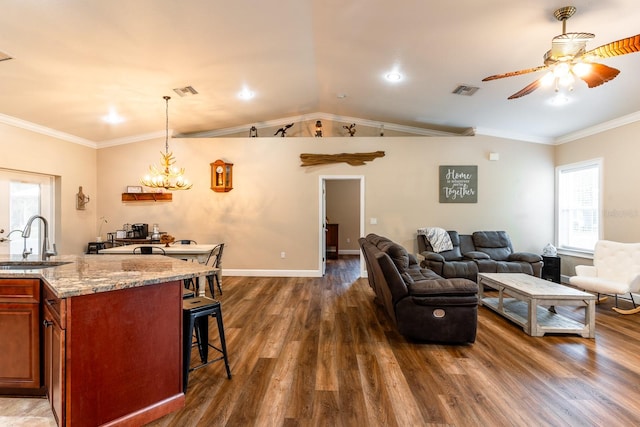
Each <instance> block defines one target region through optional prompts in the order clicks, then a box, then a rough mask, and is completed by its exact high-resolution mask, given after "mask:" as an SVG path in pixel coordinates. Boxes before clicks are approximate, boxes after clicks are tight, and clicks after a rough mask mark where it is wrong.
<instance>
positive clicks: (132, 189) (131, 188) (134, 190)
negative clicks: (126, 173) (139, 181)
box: [127, 185, 142, 193]
mask: <svg viewBox="0 0 640 427" xmlns="http://www.w3.org/2000/svg"><path fill="white" fill-rule="evenodd" d="M127 193H142V187H141V186H139V185H127Z"/></svg>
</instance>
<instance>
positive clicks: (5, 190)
mask: <svg viewBox="0 0 640 427" xmlns="http://www.w3.org/2000/svg"><path fill="white" fill-rule="evenodd" d="M53 183H54V178H53V177H51V176H47V175H38V174H31V173H27V172H18V171H9V170H4V169H0V206H2V208H0V228H2V229H5V234H3V235H2V236H3V237H6V236H7V235H8V233H10V232H11V236H9V238H10V239H11V241H10V242H9V243H8V244H7V243H4V244H1V245H0V254H12V255H15V254H21V253H22V251H23V250H24V247H25V243H26V248H27V250H29V249H33V253H34V254H40V250H41V248H42V236H43V232H42V230H43V229H42V222H41V221H35V222H34V223H33V226H32V228H31V236H30V237H29V238H28V239H27V241H26V242H25V241H24V239H23V238H22V237H21V231H22V230H23V229H24V227H25V225H26V224H27V220H28V219H29V218H30V217H31V216H32V215H42V216H44V217H45V218H47V220H48V221H49V233H50V235H49V240H50V241H54V240H53V233H54V226H53V223H54V217H53V212H54V209H53V200H54V197H53V189H54V185H53Z"/></svg>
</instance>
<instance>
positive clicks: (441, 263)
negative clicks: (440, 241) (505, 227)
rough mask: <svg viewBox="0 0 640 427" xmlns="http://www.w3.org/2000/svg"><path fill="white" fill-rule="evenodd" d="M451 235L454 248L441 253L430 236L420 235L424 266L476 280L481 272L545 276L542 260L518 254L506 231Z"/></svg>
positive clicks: (451, 232) (539, 257) (525, 253)
mask: <svg viewBox="0 0 640 427" xmlns="http://www.w3.org/2000/svg"><path fill="white" fill-rule="evenodd" d="M447 233H449V237H450V238H451V243H452V244H453V249H452V250H448V251H442V252H437V253H436V252H434V251H433V248H432V247H431V244H430V243H429V240H428V239H427V237H426V236H425V235H423V234H418V253H420V255H422V256H423V257H424V260H422V261H421V263H420V264H421V265H422V266H423V267H426V268H429V269H431V270H433V271H435V272H436V273H437V274H439V275H441V276H442V277H445V278H454V277H462V278H466V279H469V280H473V281H476V280H477V276H478V273H525V274H529V275H531V276H536V277H540V276H541V274H542V257H541V256H540V255H538V254H533V253H530V252H515V251H514V250H513V245H512V243H511V239H510V238H509V235H508V234H507V232H505V231H476V232H474V233H473V234H458V232H456V231H447Z"/></svg>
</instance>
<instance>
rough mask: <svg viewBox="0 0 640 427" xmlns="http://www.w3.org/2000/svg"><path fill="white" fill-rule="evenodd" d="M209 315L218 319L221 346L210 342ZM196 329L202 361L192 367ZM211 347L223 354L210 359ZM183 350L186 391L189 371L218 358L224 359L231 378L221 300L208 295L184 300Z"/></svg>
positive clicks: (184, 386) (184, 389) (184, 387)
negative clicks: (192, 350)
mask: <svg viewBox="0 0 640 427" xmlns="http://www.w3.org/2000/svg"><path fill="white" fill-rule="evenodd" d="M209 316H213V317H215V318H216V320H217V321H218V335H219V336H220V347H221V348H218V347H215V346H214V345H212V344H210V343H209ZM194 331H195V334H196V340H197V346H198V351H199V352H200V361H201V363H200V364H199V365H197V366H195V367H193V368H192V367H190V362H191V348H192V347H193V339H192V337H193V333H194ZM209 347H211V348H213V349H214V350H217V351H219V352H220V353H221V354H222V356H220V357H218V358H215V359H211V360H209ZM182 350H183V354H182V368H183V369H182V376H183V382H182V384H183V391H184V392H186V391H187V383H188V381H189V372H191V371H194V370H196V369H200V368H202V367H204V366H207V365H209V364H210V363H213V362H217V361H218V360H224V365H225V368H226V369H227V378H229V379H231V369H229V359H228V357H227V343H226V340H225V337H224V325H223V323H222V308H221V307H220V301H216V300H213V299H211V298H207V297H197V298H188V299H184V300H183V301H182Z"/></svg>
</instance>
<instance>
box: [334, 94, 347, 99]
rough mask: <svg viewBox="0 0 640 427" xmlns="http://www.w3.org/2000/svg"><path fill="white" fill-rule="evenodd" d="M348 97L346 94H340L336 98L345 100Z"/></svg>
mask: <svg viewBox="0 0 640 427" xmlns="http://www.w3.org/2000/svg"><path fill="white" fill-rule="evenodd" d="M346 97H347V94H346V93H339V94H337V95H336V98H338V99H345V98H346Z"/></svg>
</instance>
